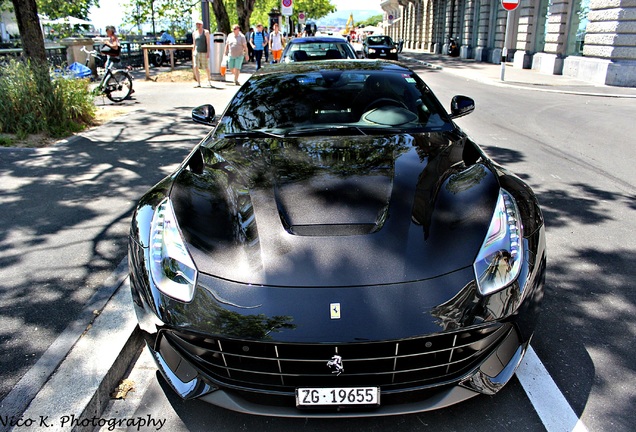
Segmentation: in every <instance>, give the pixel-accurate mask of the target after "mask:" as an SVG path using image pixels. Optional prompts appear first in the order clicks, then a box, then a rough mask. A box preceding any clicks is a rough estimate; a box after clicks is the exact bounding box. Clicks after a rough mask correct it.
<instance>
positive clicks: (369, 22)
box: [355, 15, 382, 26]
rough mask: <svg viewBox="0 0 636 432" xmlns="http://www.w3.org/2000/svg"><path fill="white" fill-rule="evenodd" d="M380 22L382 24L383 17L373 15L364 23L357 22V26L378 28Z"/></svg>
mask: <svg viewBox="0 0 636 432" xmlns="http://www.w3.org/2000/svg"><path fill="white" fill-rule="evenodd" d="M379 22H382V15H373V16H372V17H369V18H367V19H365V20H364V21H359V22H356V23H355V25H356V26H376V25H378V23H379Z"/></svg>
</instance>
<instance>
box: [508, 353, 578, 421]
mask: <svg viewBox="0 0 636 432" xmlns="http://www.w3.org/2000/svg"><path fill="white" fill-rule="evenodd" d="M517 378H518V379H519V382H521V386H522V387H523V389H524V390H525V392H526V394H527V395H528V399H530V402H531V403H532V406H533V407H534V409H535V411H536V412H537V414H538V415H539V418H541V421H542V422H543V425H544V426H545V428H546V429H547V430H548V431H549V432H587V427H585V425H584V424H583V421H582V420H581V419H579V417H578V416H577V415H576V413H575V412H574V411H573V410H572V407H570V404H569V403H568V401H567V400H566V399H565V396H563V393H561V391H560V390H559V388H558V387H557V385H556V383H555V382H554V380H553V379H552V377H551V376H550V374H549V373H548V371H547V370H546V369H545V367H544V366H543V363H541V360H539V357H537V354H536V353H535V352H534V350H533V349H532V347H528V351H527V352H526V355H525V356H524V357H523V360H522V361H521V364H520V365H519V368H518V369H517Z"/></svg>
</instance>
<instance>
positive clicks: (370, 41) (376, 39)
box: [367, 36, 393, 45]
mask: <svg viewBox="0 0 636 432" xmlns="http://www.w3.org/2000/svg"><path fill="white" fill-rule="evenodd" d="M367 45H393V40H391V38H390V37H388V36H368V37H367Z"/></svg>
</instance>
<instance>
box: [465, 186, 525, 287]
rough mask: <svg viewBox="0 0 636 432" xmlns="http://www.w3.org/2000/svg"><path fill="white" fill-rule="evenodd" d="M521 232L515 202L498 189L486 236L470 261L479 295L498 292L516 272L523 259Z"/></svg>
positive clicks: (517, 272)
mask: <svg viewBox="0 0 636 432" xmlns="http://www.w3.org/2000/svg"><path fill="white" fill-rule="evenodd" d="M522 231H523V227H522V225H521V218H520V215H519V209H518V208H517V204H516V203H515V200H514V198H513V197H512V196H511V195H510V194H509V193H508V192H506V191H505V190H503V189H501V190H500V192H499V199H498V200H497V206H496V208H495V213H494V214H493V216H492V220H491V221H490V227H489V228H488V233H487V234H486V239H485V240H484V243H483V244H482V246H481V250H480V251H479V254H478V255H477V258H476V259H475V263H474V264H473V268H474V269H475V276H476V279H477V286H478V288H479V292H480V293H481V294H483V295H488V294H492V293H494V292H496V291H499V290H501V289H503V288H504V287H506V286H507V285H508V284H510V283H511V282H513V281H514V280H515V279H516V277H517V276H518V275H519V270H520V269H521V263H522V261H523V248H522V242H521V239H522V237H523V232H522Z"/></svg>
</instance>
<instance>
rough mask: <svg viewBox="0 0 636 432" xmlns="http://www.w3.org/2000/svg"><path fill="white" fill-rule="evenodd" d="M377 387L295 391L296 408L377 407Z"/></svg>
mask: <svg viewBox="0 0 636 432" xmlns="http://www.w3.org/2000/svg"><path fill="white" fill-rule="evenodd" d="M379 404H380V388H379V387H332V388H299V389H296V406H298V407H311V406H330V405H332V406H344V405H379Z"/></svg>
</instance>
